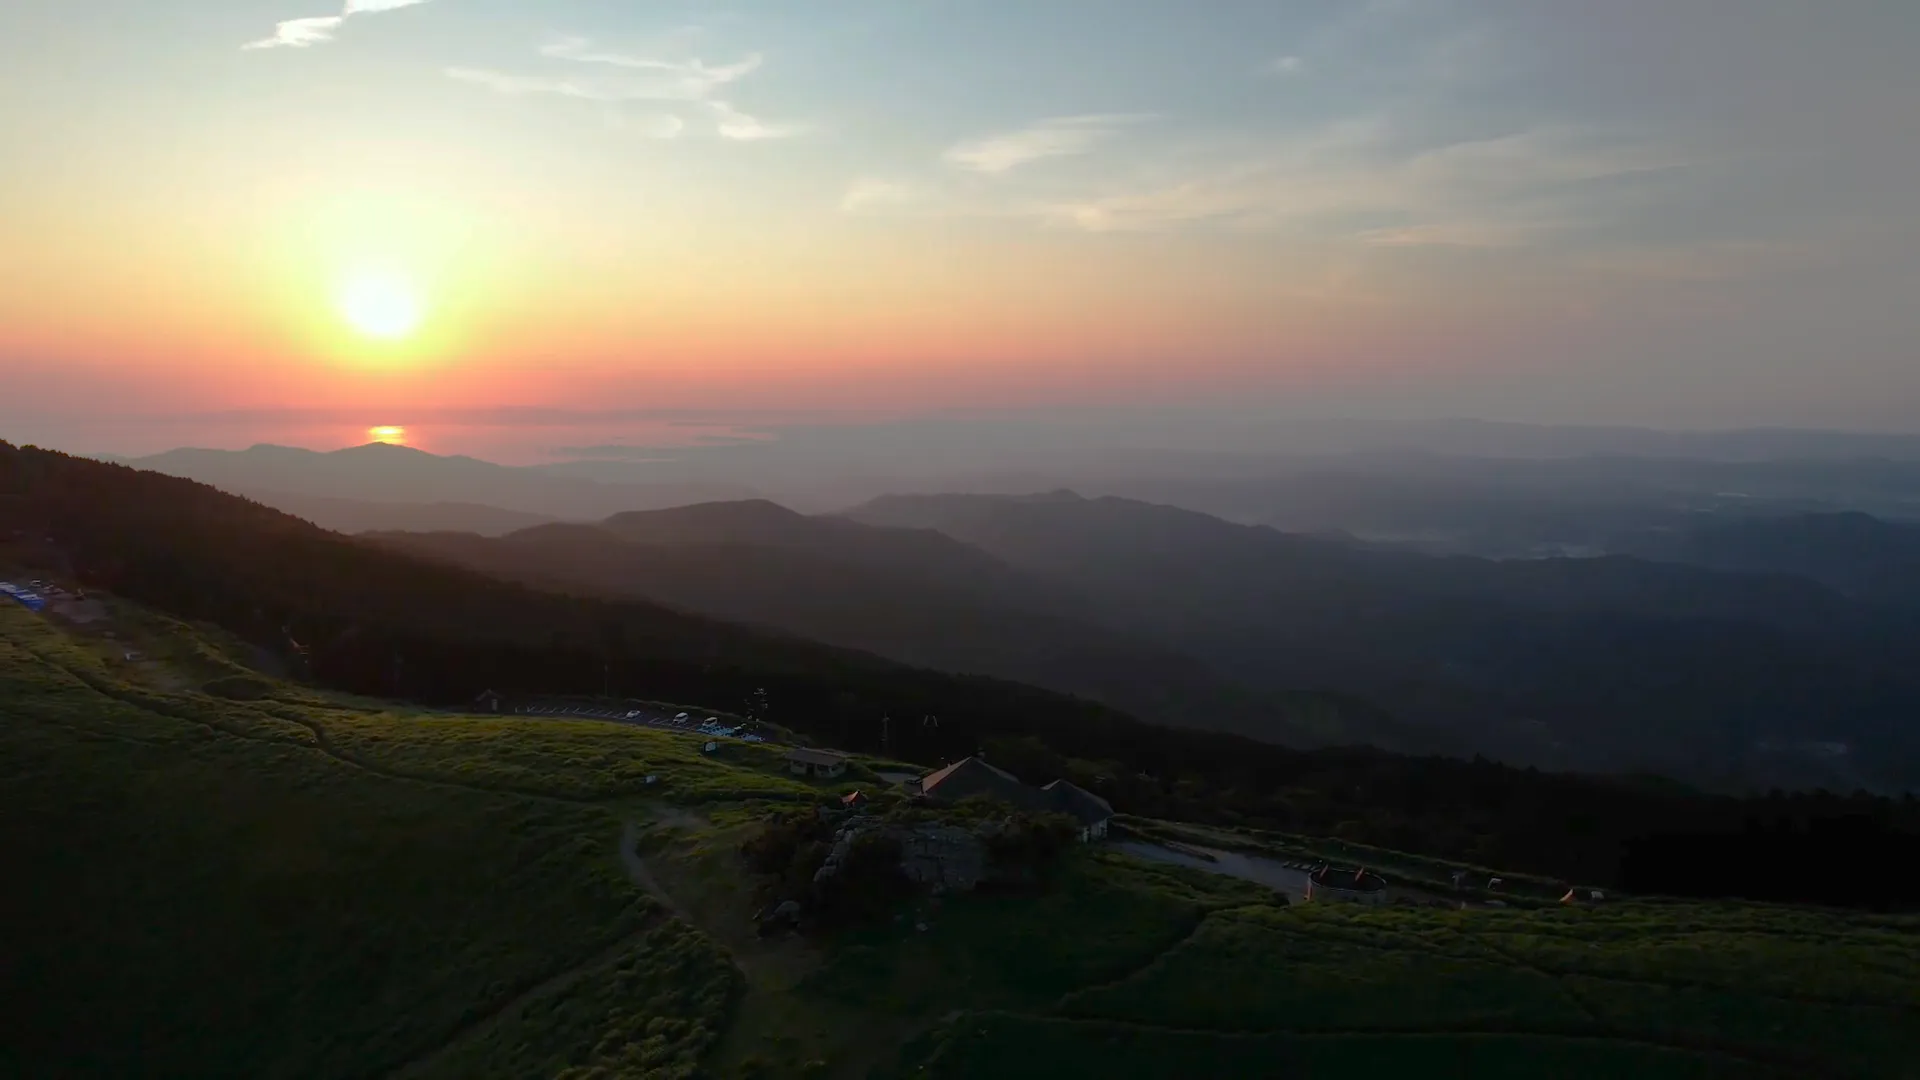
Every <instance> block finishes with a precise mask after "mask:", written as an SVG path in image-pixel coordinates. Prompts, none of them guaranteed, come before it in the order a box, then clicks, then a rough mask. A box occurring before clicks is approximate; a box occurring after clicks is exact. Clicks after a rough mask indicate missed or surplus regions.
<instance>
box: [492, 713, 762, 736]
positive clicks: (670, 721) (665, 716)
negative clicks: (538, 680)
mask: <svg viewBox="0 0 1920 1080" xmlns="http://www.w3.org/2000/svg"><path fill="white" fill-rule="evenodd" d="M511 715H514V716H528V717H542V718H546V719H550V720H597V721H599V722H601V723H607V724H628V725H631V726H633V727H650V728H657V729H659V730H661V731H677V732H679V733H681V734H683V735H699V736H704V737H706V738H710V739H722V738H736V739H741V740H743V741H746V742H764V741H765V740H764V739H761V738H760V737H758V736H755V735H742V734H739V733H738V731H739V729H737V728H734V727H732V726H731V725H724V724H723V725H722V726H721V727H720V728H718V729H706V728H702V727H701V726H700V725H701V723H702V722H703V721H705V720H706V719H707V718H706V717H704V716H702V715H700V714H699V713H688V714H686V715H687V719H686V720H685V721H684V722H678V723H676V722H675V721H674V715H675V714H673V713H669V712H666V711H664V710H660V709H615V708H598V707H592V706H582V705H522V706H518V707H516V708H515V709H514V710H513V713H512V714H511Z"/></svg>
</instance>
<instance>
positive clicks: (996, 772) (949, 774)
mask: <svg viewBox="0 0 1920 1080" xmlns="http://www.w3.org/2000/svg"><path fill="white" fill-rule="evenodd" d="M920 792H921V794H923V795H925V796H927V797H928V798H930V799H942V800H946V801H948V802H958V801H959V800H961V799H966V798H971V797H972V796H975V795H985V796H987V797H988V798H993V799H999V800H1000V801H1001V802H1005V803H1011V804H1013V806H1014V807H1016V808H1018V809H1021V810H1027V811H1031V812H1038V811H1042V810H1050V809H1052V806H1051V805H1049V803H1050V800H1049V799H1048V798H1047V797H1046V796H1045V795H1043V794H1041V793H1040V790H1039V789H1038V788H1031V787H1028V786H1027V785H1025V784H1023V783H1021V782H1020V778H1019V777H1017V776H1014V775H1013V774H1012V773H1010V772H1007V771H1006V770H1005V769H998V768H995V767H994V766H992V765H989V764H987V762H986V760H985V759H983V758H978V757H968V758H961V759H960V760H959V761H956V762H954V763H953V764H951V765H949V766H947V767H946V768H944V769H940V770H939V771H937V772H931V773H928V774H927V775H926V776H924V777H922V778H921V780H920Z"/></svg>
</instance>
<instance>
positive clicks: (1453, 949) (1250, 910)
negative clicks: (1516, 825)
mask: <svg viewBox="0 0 1920 1080" xmlns="http://www.w3.org/2000/svg"><path fill="white" fill-rule="evenodd" d="M102 610H103V611H104V615H103V616H102V617H101V618H100V619H98V620H96V621H94V622H91V623H88V624H86V625H84V626H76V625H71V624H68V623H64V622H62V621H60V620H59V619H57V618H52V619H49V618H42V617H40V616H36V615H32V614H29V613H27V612H26V611H24V610H21V609H18V608H15V607H12V606H6V607H0V716H4V723H0V820H4V821H5V822H6V823H7V828H6V829H4V830H0V843H4V845H5V847H4V850H0V865H4V866H5V867H6V868H7V881H8V889H7V890H6V895H7V902H8V908H7V911H6V912H5V913H4V917H3V918H0V955H4V956H5V957H7V959H8V966H7V974H8V981H9V985H10V987H11V988H12V989H14V990H15V991H16V992H15V993H12V994H10V995H9V997H10V998H11V999H12V1002H13V1004H12V1005H11V1007H10V1008H9V1009H8V1010H6V1011H5V1012H4V1013H0V1015H4V1016H5V1020H4V1024H5V1029H4V1031H0V1075H7V1076H19V1077H23V1078H41V1077H56V1076H78V1075H87V1076H115V1077H196V1078H215V1077H249V1078H256V1077H264V1078H304V1077H314V1078H321V1077H325V1078H329V1080H331V1078H354V1077H369V1078H371V1077H396V1078H407V1080H455V1078H491V1077H499V1078H502V1080H506V1078H522V1077H554V1078H558V1077H566V1078H568V1080H587V1078H593V1080H639V1078H662V1077H694V1076H716V1077H737V1078H743V1080H744V1078H748V1077H801V1076H842V1077H861V1076H877V1077H890V1076H898V1077H953V1078H968V1077H992V1078H995V1080H1004V1078H1007V1077H1020V1076H1041V1075H1046V1076H1049V1077H1058V1076H1062V1075H1087V1074H1090V1073H1099V1074H1101V1075H1109V1076H1118V1077H1134V1076H1138V1077H1164V1076H1197V1075H1210V1076H1236V1075H1238V1076H1263V1077H1264V1076H1319V1075H1328V1074H1329V1073H1330V1072H1331V1071H1333V1070H1339V1069H1353V1068H1363V1069H1365V1068H1372V1069H1382V1068H1392V1067H1404V1068H1410V1069H1419V1070H1421V1071H1422V1072H1423V1073H1426V1074H1435V1075H1442V1076H1450V1075H1461V1076H1465V1075H1469V1074H1471V1075H1488V1074H1492V1075H1539V1076H1547V1075H1551V1076H1571V1077H1578V1076H1593V1077H1601V1076H1619V1075H1623V1074H1628V1073H1635V1072H1637V1073H1642V1074H1645V1075H1647V1076H1650V1077H1651V1076H1657V1077H1665V1076H1722V1075H1767V1074H1770V1073H1777V1074H1779V1075H1796V1076H1805V1075H1811V1076H1875V1077H1901V1076H1914V1075H1920V1071H1916V1063H1920V1037H1916V1036H1915V1035H1914V1034H1913V1032H1915V1031H1920V921H1916V920H1914V919H1911V918H1901V917H1874V916H1852V915H1839V914H1833V913H1827V912H1819V911H1811V910H1797V909H1789V908H1777V907H1765V906H1736V905H1713V904H1693V903H1686V904H1682V903H1674V902H1658V901H1651V900H1623V901H1620V902H1617V903H1612V904H1609V905H1606V906H1602V907H1596V908H1581V909H1561V908H1552V909H1546V910H1535V911H1521V910H1517V909H1515V910H1507V911H1493V910H1476V911H1450V910H1441V911H1436V910H1431V909H1415V910H1403V909H1391V910H1374V911H1360V910H1355V909H1342V908H1335V907H1330V906H1325V905H1300V906H1295V907H1284V906H1280V905H1278V904H1277V903H1276V902H1275V901H1274V899H1273V898H1272V896H1271V895H1270V894H1268V893H1267V892H1266V891H1265V890H1263V889H1261V888H1259V887H1256V886H1253V885H1250V884H1248V883H1245V882H1241V881H1238V880H1235V879H1232V878H1227V877H1221V876H1215V875H1208V874H1203V873H1199V872H1196V871H1190V870H1184V869H1179V868H1173V867H1167V866H1160V865H1150V864H1146V863H1141V862H1138V861H1135V860H1133V859H1130V858H1128V857H1125V856H1122V855H1119V854H1115V853H1111V852H1101V851H1097V850H1095V851H1076V852H1075V853H1074V854H1073V855H1071V856H1070V857H1069V859H1068V861H1067V863H1066V864H1065V865H1064V866H1063V867H1062V868H1061V872H1060V874H1059V876H1058V880H1057V881H1055V882H1054V884H1053V885H1052V886H1051V887H1050V888H1049V889H1048V890H1047V891H1045V892H1044V893H1042V894H1040V895H1002V896H968V897H947V898H940V899H939V900H935V899H931V898H928V899H922V900H920V901H918V902H916V903H914V904H913V905H912V906H911V907H910V908H908V909H906V910H903V911H901V912H900V913H899V915H900V917H899V918H898V919H897V920H889V921H884V922H882V923H881V924H879V925H877V926H871V927H869V928H867V929H864V930H859V931H853V932H848V933H845V934H842V935H841V936H840V937H838V938H836V939H832V940H803V939H797V938H759V937H757V936H756V935H755V934H754V933H753V931H752V928H751V924H750V920H749V915H750V914H751V912H752V910H753V908H754V905H755V899H754V896H753V885H754V881H753V879H752V878H751V876H750V875H749V874H748V873H747V871H746V870H745V868H744V867H743V865H742V862H741V859H740V857H739V853H738V849H739V844H740V842H741V840H743V839H744V838H745V837H746V836H748V835H750V834H751V833H752V831H753V830H754V829H756V828H757V824H756V822H757V820H758V819H759V817H761V816H762V815H763V814H764V813H765V812H766V811H767V809H769V808H771V807H776V806H783V805H792V804H794V803H796V802H805V801H808V800H815V799H820V798H822V797H825V796H829V795H831V794H834V793H836V792H837V791H839V790H842V788H841V787H840V786H833V787H827V786H816V785H814V784H812V783H809V782H802V781H800V780H797V779H795V778H793V777H791V776H790V775H788V774H786V773H785V772H784V770H783V769H782V767H781V762H780V758H779V752H778V751H777V750H776V749H773V748H769V747H751V746H745V745H729V746H728V747H726V748H724V749H723V750H722V751H721V752H720V753H718V754H715V755H707V754H703V753H701V752H700V750H699V745H698V743H697V741H696V740H694V739H691V738H688V737H686V736H683V735H679V734H674V733H667V732H659V731H651V730H646V729H639V728H631V727H623V726H617V725H610V724H596V723H585V722H580V723H574V722H559V721H547V720H511V719H499V718H480V717H463V716H456V715H448V714H424V713H420V712H418V711H416V710H409V709H406V708H402V707H399V706H393V705H389V704H385V703H381V702H377V701H372V700H367V699H356V698H348V697H343V696H337V695H332V694H326V693H322V692H320V691H316V690H312V689H309V688H306V687H301V686H295V685H292V684H289V683H285V682H282V681H279V680H277V679H275V678H273V677H270V676H268V675H263V674H260V673H258V672H253V671H249V670H247V669H245V668H243V667H241V666H239V665H238V664H237V663H236V662H235V661H234V659H232V657H233V656H235V655H237V654H236V653H235V652H234V651H233V649H234V647H233V645H232V643H231V642H230V641H227V640H225V639H223V638H221V637H220V636H219V635H218V634H217V633H213V632H210V631H207V630H205V629H203V628H197V627H192V626H187V625H184V624H181V623H177V622H173V621H171V620H168V619H166V618H164V617H161V616H157V615H153V614H151V613H149V612H145V611H142V610H140V609H138V608H133V607H130V606H128V605H125V604H124V603H121V602H119V601H114V600H108V601H106V603H105V605H104V607H103V609H102ZM109 634H111V635H112V637H108V636H107V635H109ZM133 648H137V649H138V650H139V653H140V656H139V658H137V659H133V660H129V659H127V656H126V653H127V652H128V651H129V649H133ZM649 776H652V777H654V778H655V782H654V783H652V784H649V783H648V782H647V777H649ZM870 780H871V777H868V778H867V780H866V781H862V782H867V781H870ZM922 927H924V929H923V928H922Z"/></svg>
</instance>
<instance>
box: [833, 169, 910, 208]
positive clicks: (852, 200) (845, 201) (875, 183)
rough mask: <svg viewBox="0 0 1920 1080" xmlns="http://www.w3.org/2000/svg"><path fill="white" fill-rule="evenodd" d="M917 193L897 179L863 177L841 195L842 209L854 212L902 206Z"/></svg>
mask: <svg viewBox="0 0 1920 1080" xmlns="http://www.w3.org/2000/svg"><path fill="white" fill-rule="evenodd" d="M915 194H916V192H915V191H914V189H913V188H911V187H909V186H907V185H906V184H903V183H900V182H899V181H897V180H881V179H877V178H873V177H863V178H861V179H859V180H855V181H854V182H853V183H852V184H850V185H849V186H848V187H847V193H846V194H845V195H842V196H841V197H840V210H841V212H843V213H848V214H854V213H859V212H860V211H862V210H872V209H877V208H879V207H885V206H900V205H902V204H904V203H908V202H912V201H913V199H914V196H915Z"/></svg>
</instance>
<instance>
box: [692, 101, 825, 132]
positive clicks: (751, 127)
mask: <svg viewBox="0 0 1920 1080" xmlns="http://www.w3.org/2000/svg"><path fill="white" fill-rule="evenodd" d="M707 104H708V105H710V106H711V107H712V108H713V115H714V119H715V120H716V122H717V123H718V125H719V132H720V136H721V137H722V138H725V139H734V140H738V141H741V142H753V141H755V140H759V139H790V138H792V137H793V136H795V135H799V134H801V133H803V132H804V131H805V129H804V128H802V127H801V126H800V125H798V124H769V123H767V122H766V121H764V120H761V119H760V118H758V117H755V116H748V115H747V114H746V113H743V112H741V111H740V110H739V109H736V108H734V107H733V106H732V105H729V104H728V103H726V102H724V101H710V102H708V103H707Z"/></svg>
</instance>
